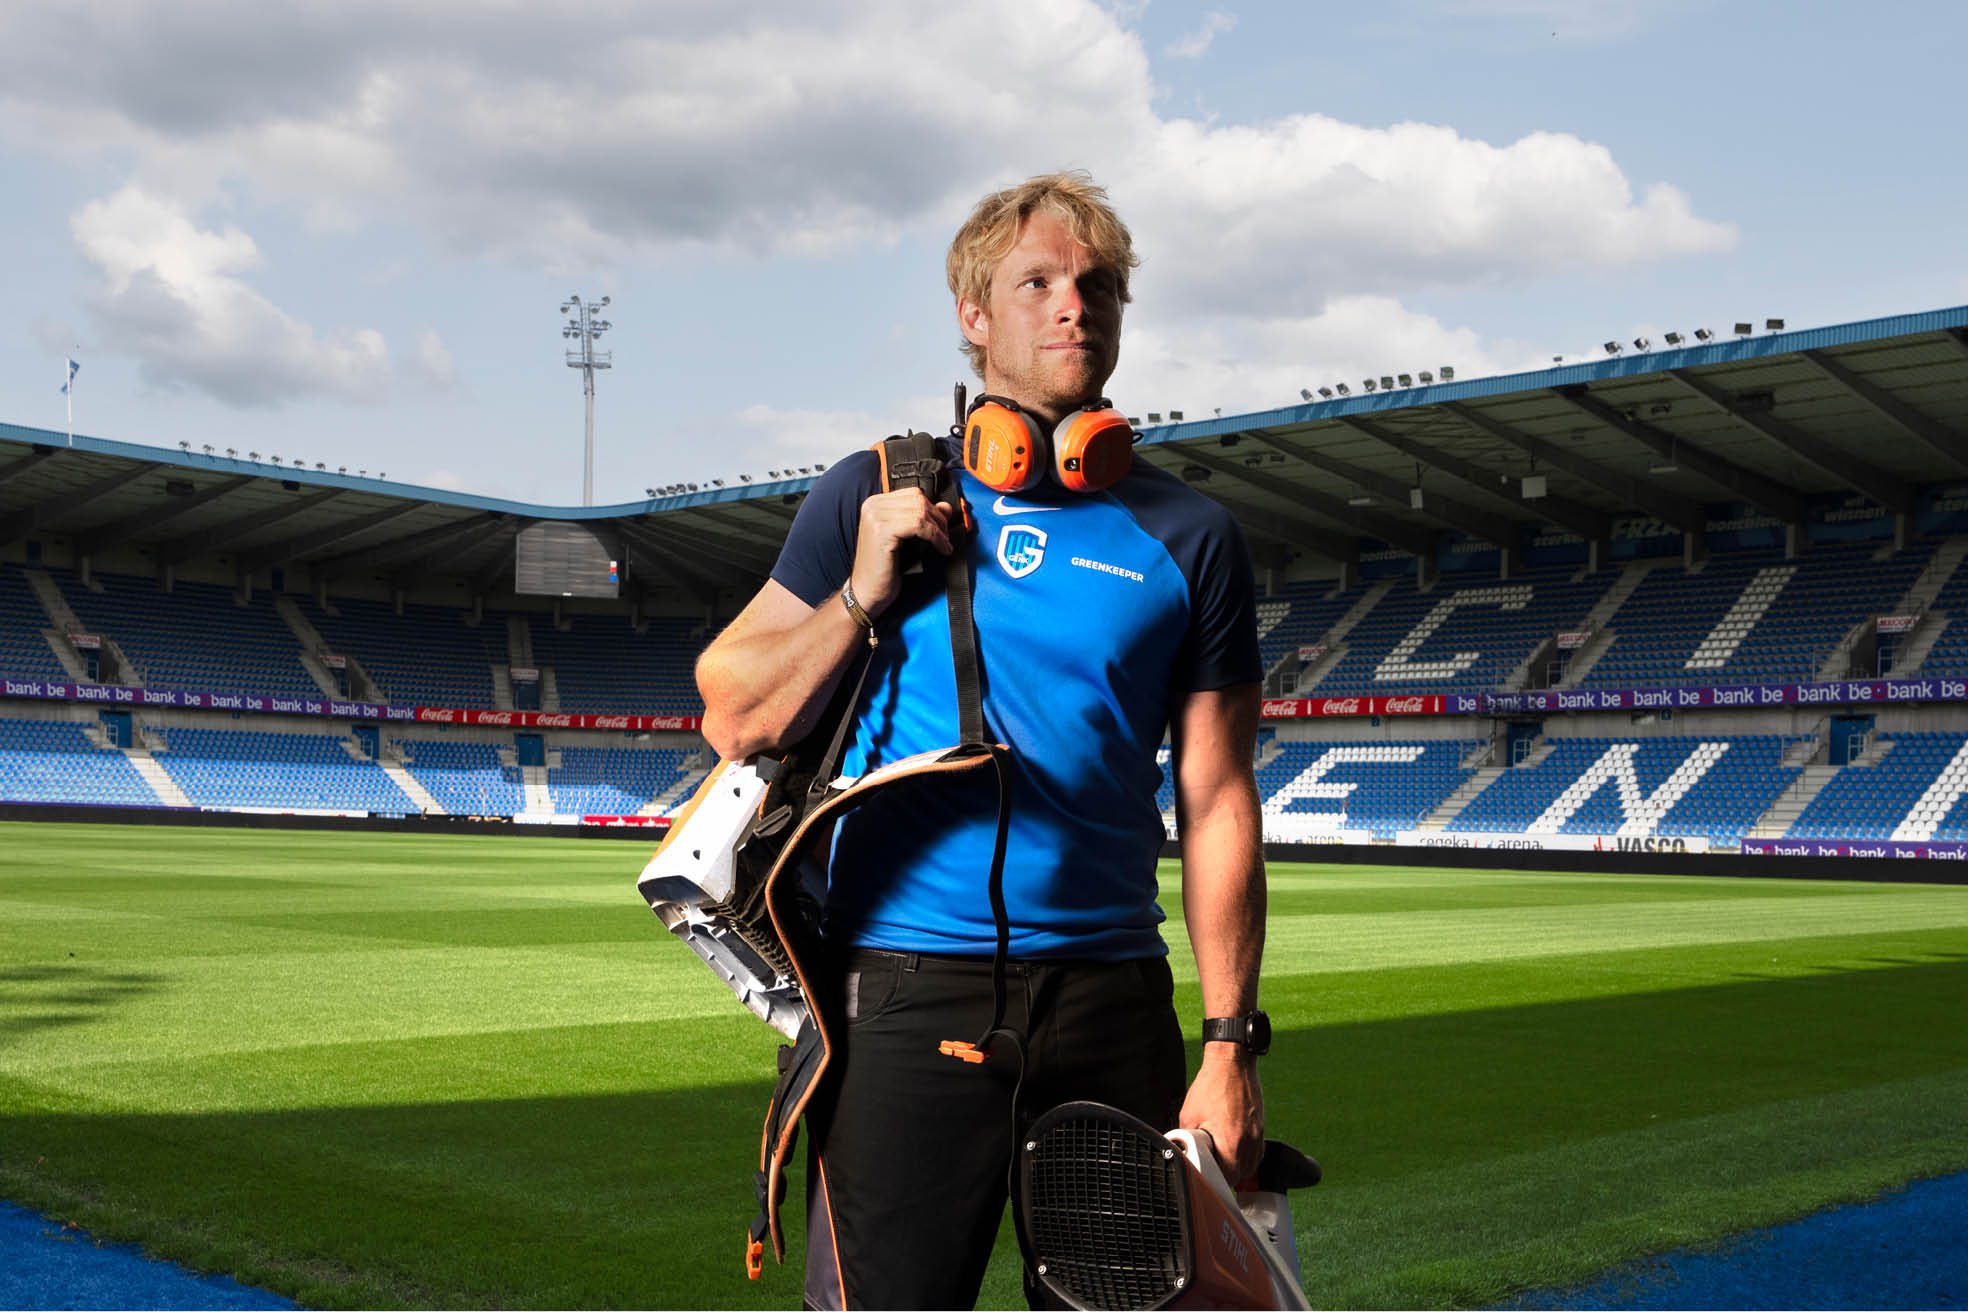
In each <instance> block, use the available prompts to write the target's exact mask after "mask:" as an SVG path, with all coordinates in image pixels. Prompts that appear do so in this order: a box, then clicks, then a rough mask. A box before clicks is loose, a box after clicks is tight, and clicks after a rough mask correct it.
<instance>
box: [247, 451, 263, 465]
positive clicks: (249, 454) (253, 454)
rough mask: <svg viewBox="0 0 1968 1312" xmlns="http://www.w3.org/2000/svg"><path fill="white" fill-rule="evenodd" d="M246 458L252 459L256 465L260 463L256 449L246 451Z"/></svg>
mask: <svg viewBox="0 0 1968 1312" xmlns="http://www.w3.org/2000/svg"><path fill="white" fill-rule="evenodd" d="M246 458H247V459H248V460H250V461H252V462H253V463H254V464H256V465H257V464H259V463H260V453H259V452H257V451H248V452H247V453H246Z"/></svg>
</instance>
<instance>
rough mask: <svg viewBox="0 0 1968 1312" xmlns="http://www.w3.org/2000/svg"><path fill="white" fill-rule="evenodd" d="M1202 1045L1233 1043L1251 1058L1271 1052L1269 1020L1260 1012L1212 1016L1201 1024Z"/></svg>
mask: <svg viewBox="0 0 1968 1312" xmlns="http://www.w3.org/2000/svg"><path fill="white" fill-rule="evenodd" d="M1203 1042H1204V1043H1235V1044H1237V1045H1239V1046H1241V1047H1242V1048H1243V1049H1244V1051H1246V1052H1248V1053H1249V1054H1250V1055H1251V1056H1253V1057H1262V1056H1263V1055H1264V1054H1265V1053H1267V1052H1269V1051H1271V1018H1270V1017H1269V1016H1267V1015H1265V1014H1264V1013H1263V1012H1261V1011H1252V1012H1247V1013H1246V1014H1244V1015H1242V1016H1212V1017H1210V1018H1209V1019H1208V1020H1205V1021H1204V1022H1203Z"/></svg>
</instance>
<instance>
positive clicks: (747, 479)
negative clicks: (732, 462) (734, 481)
mask: <svg viewBox="0 0 1968 1312" xmlns="http://www.w3.org/2000/svg"><path fill="white" fill-rule="evenodd" d="M738 481H739V482H740V483H749V482H751V481H752V476H751V475H750V474H740V475H738Z"/></svg>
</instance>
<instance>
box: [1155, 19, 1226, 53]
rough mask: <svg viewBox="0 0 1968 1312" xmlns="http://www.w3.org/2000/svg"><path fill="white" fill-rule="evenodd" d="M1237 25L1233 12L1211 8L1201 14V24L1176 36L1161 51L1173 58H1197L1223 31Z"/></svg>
mask: <svg viewBox="0 0 1968 1312" xmlns="http://www.w3.org/2000/svg"><path fill="white" fill-rule="evenodd" d="M1236 25H1237V16H1236V15H1235V14H1226V13H1224V12H1223V11H1222V10H1220V9H1212V10H1210V11H1209V12H1208V13H1206V14H1204V15H1203V25H1202V26H1201V27H1199V28H1197V29H1196V30H1195V31H1193V32H1190V33H1188V34H1187V35H1185V36H1182V37H1178V38H1177V39H1176V40H1174V41H1171V42H1169V43H1168V45H1166V46H1164V47H1163V48H1162V53H1163V54H1165V55H1168V56H1170V57H1171V58H1174V59H1199V58H1201V57H1202V55H1203V53H1204V52H1205V51H1207V50H1208V49H1209V48H1210V44H1211V43H1212V42H1213V41H1215V40H1216V38H1217V37H1218V36H1219V35H1221V34H1222V33H1224V32H1228V31H1229V30H1230V29H1231V28H1233V27H1235V26H1236Z"/></svg>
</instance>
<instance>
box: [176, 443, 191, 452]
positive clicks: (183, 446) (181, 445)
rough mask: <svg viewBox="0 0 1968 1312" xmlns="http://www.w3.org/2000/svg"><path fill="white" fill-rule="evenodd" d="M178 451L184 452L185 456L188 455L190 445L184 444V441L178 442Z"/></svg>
mask: <svg viewBox="0 0 1968 1312" xmlns="http://www.w3.org/2000/svg"><path fill="white" fill-rule="evenodd" d="M178 450H180V451H183V452H185V453H186V454H190V452H191V443H189V442H185V441H180V442H179V443H178Z"/></svg>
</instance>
